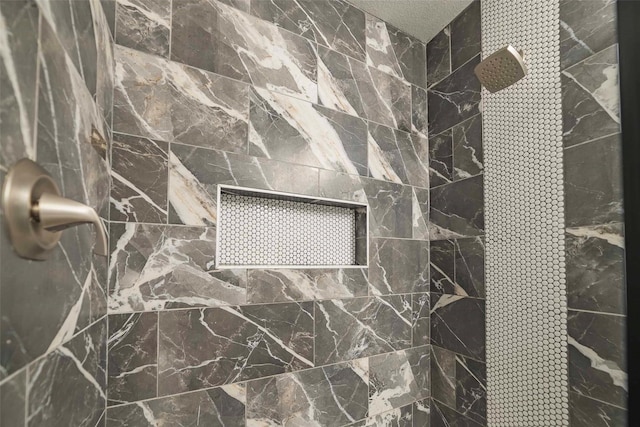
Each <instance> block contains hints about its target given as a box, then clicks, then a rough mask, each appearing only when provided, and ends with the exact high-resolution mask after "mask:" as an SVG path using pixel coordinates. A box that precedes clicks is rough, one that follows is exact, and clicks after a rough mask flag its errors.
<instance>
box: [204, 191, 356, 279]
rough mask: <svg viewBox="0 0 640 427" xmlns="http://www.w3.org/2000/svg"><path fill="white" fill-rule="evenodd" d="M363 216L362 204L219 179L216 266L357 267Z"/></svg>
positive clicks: (222, 267) (220, 267) (221, 267)
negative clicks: (260, 188) (280, 191)
mask: <svg viewBox="0 0 640 427" xmlns="http://www.w3.org/2000/svg"><path fill="white" fill-rule="evenodd" d="M367 218H368V207H367V205H365V204H359V203H354V202H348V201H343V200H333V199H325V198H314V197H309V196H301V195H295V194H287V193H279V192H271V191H263V190H256V189H249V188H241V187H233V186H222V185H221V186H219V187H218V233H217V251H216V253H217V258H216V263H217V265H216V267H217V268H219V269H224V268H239V267H241V268H292V267H296V268H350V267H352V268H360V267H363V266H366V265H367V259H368V219H367Z"/></svg>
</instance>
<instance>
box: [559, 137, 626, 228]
mask: <svg viewBox="0 0 640 427" xmlns="http://www.w3.org/2000/svg"><path fill="white" fill-rule="evenodd" d="M621 145H622V144H621V141H620V135H613V136H610V137H606V138H602V139H599V140H596V141H591V142H588V143H585V144H581V145H578V146H575V147H571V148H569V149H566V150H565V151H564V175H565V176H564V179H565V183H564V188H565V220H566V224H567V226H568V227H578V226H584V225H593V224H603V223H610V222H622V218H623V201H622V157H621V156H622V153H621V150H622V147H621Z"/></svg>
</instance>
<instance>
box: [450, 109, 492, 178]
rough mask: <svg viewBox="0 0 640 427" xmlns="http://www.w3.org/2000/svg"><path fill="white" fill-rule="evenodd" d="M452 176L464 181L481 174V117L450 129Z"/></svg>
mask: <svg viewBox="0 0 640 427" xmlns="http://www.w3.org/2000/svg"><path fill="white" fill-rule="evenodd" d="M452 136H453V175H454V177H455V179H457V180H458V179H465V178H469V177H472V176H475V175H478V174H480V173H482V171H483V169H484V156H483V150H482V116H481V115H477V116H475V117H473V118H471V119H469V120H467V121H465V122H462V123H461V124H459V125H458V126H455V127H454V128H453V129H452Z"/></svg>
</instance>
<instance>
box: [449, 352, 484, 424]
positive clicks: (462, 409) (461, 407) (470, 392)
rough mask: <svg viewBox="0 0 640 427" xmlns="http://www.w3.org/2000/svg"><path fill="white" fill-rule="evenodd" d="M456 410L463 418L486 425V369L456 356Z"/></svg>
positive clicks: (476, 362)
mask: <svg viewBox="0 0 640 427" xmlns="http://www.w3.org/2000/svg"><path fill="white" fill-rule="evenodd" d="M455 407H456V410H457V411H458V412H459V413H461V414H462V415H464V416H465V417H468V418H471V419H472V420H474V421H476V422H478V423H480V424H483V425H485V424H486V423H487V367H486V365H485V364H484V363H482V362H478V361H476V360H473V359H469V358H466V357H464V356H460V355H457V356H456V406H455Z"/></svg>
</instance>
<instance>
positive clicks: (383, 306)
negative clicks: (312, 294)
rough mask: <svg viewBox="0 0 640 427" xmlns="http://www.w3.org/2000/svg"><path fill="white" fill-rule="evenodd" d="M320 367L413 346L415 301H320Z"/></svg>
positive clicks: (398, 298)
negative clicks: (412, 313) (412, 306)
mask: <svg viewBox="0 0 640 427" xmlns="http://www.w3.org/2000/svg"><path fill="white" fill-rule="evenodd" d="M315 304H316V318H315V337H316V354H315V362H316V364H317V365H323V364H328V363H335V362H339V361H344V360H350V359H356V358H359V357H366V356H372V355H374V354H379V353H388V352H391V351H395V350H402V349H405V348H408V347H410V346H411V297H410V296H401V295H390V296H385V297H369V298H354V299H349V300H327V301H317V302H316V303H315Z"/></svg>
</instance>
